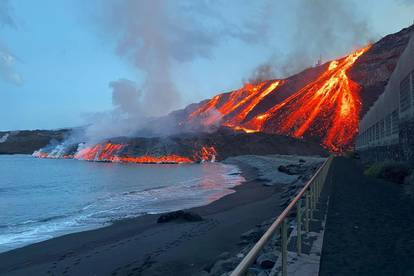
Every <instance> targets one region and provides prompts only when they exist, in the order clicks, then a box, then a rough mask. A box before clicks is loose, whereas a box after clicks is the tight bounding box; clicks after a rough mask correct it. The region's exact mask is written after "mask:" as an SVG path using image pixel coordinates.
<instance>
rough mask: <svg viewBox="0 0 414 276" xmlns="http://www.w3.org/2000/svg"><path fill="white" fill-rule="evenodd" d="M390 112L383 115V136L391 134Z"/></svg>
mask: <svg viewBox="0 0 414 276" xmlns="http://www.w3.org/2000/svg"><path fill="white" fill-rule="evenodd" d="M391 116H392V115H391V114H388V115H387V117H385V136H387V137H388V136H390V135H391Z"/></svg>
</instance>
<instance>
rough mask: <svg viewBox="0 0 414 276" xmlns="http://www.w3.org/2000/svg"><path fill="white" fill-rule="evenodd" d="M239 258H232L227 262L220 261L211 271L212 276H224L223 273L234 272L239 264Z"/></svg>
mask: <svg viewBox="0 0 414 276" xmlns="http://www.w3.org/2000/svg"><path fill="white" fill-rule="evenodd" d="M239 262H240V261H239V259H238V258H230V259H227V260H219V261H217V262H216V263H215V264H214V266H213V267H212V268H211V270H210V275H222V274H223V273H227V272H231V271H233V270H234V269H235V268H236V266H237V265H238V264H239Z"/></svg>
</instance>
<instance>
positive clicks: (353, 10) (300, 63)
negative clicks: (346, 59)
mask: <svg viewBox="0 0 414 276" xmlns="http://www.w3.org/2000/svg"><path fill="white" fill-rule="evenodd" d="M353 3H354V2H351V1H342V0H329V1H326V0H293V1H292V2H291V5H292V7H291V8H292V9H293V10H294V12H291V14H292V15H293V17H292V20H293V22H292V26H295V28H296V29H295V30H294V31H293V32H292V33H291V34H289V40H290V44H291V45H292V47H291V48H290V49H289V51H288V53H285V54H280V53H274V54H273V55H272V57H271V58H270V59H269V61H268V62H266V63H264V64H262V65H260V66H258V67H257V68H256V69H255V70H254V71H253V73H252V74H251V77H250V78H249V79H248V80H249V81H255V80H264V79H272V78H283V77H287V76H290V75H292V74H294V73H297V72H299V71H301V70H303V69H305V68H307V67H309V66H312V65H314V64H315V63H316V61H317V60H318V59H319V57H322V59H323V60H326V59H331V58H334V57H336V56H337V55H338V53H342V54H346V53H347V52H348V51H349V50H350V49H355V48H357V47H361V46H363V45H365V44H367V43H368V42H369V41H370V40H372V38H373V34H372V33H371V31H370V28H369V27H368V24H367V22H366V20H365V18H363V17H362V16H359V15H358V10H357V7H356V6H355V5H354V4H353ZM273 8H274V7H273Z"/></svg>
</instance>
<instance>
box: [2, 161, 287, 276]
mask: <svg viewBox="0 0 414 276" xmlns="http://www.w3.org/2000/svg"><path fill="white" fill-rule="evenodd" d="M238 165H239V167H240V169H241V170H242V175H243V176H244V177H245V179H246V182H245V183H244V184H242V185H240V186H238V187H236V188H235V190H236V192H235V193H233V194H230V195H227V196H225V197H223V198H221V199H219V200H217V201H215V202H213V203H211V204H209V205H206V206H202V207H197V208H192V209H190V211H192V212H195V213H197V214H199V215H201V216H202V217H203V221H200V222H184V221H173V222H169V223H163V224H159V223H157V222H156V221H157V218H158V217H159V216H160V215H159V214H158V215H146V216H142V217H138V218H134V219H127V220H122V221H118V222H115V223H114V224H112V225H110V226H107V227H104V228H101V229H97V230H91V231H85V232H80V233H74V234H69V235H65V236H62V237H57V238H53V239H51V240H47V241H44V242H40V243H36V244H33V245H29V246H26V247H23V248H19V249H15V250H12V251H9V252H5V253H2V254H0V275H197V274H200V272H201V271H202V270H203V268H206V267H208V266H211V265H212V264H213V263H214V262H215V261H216V260H217V257H218V256H219V255H220V254H222V253H223V252H228V253H229V254H230V255H232V254H234V255H235V254H237V253H238V252H239V251H240V249H241V248H242V247H243V245H242V244H239V242H240V235H241V234H243V233H245V232H246V231H248V230H250V229H251V228H252V227H254V226H255V225H256V224H260V223H262V222H263V221H265V220H267V219H270V218H273V217H275V216H277V215H278V214H279V213H280V212H281V207H280V206H279V205H280V202H281V200H280V195H281V193H282V191H283V190H284V188H285V186H286V185H273V186H265V185H263V184H264V182H265V180H263V179H262V178H260V177H258V170H257V169H256V168H254V167H252V166H251V165H247V164H246V163H240V162H239V163H238ZM274 169H275V170H277V167H276V168H274Z"/></svg>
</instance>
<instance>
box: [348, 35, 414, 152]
mask: <svg viewBox="0 0 414 276" xmlns="http://www.w3.org/2000/svg"><path fill="white" fill-rule="evenodd" d="M412 118H414V36H412V37H411V39H410V41H409V43H408V45H407V47H406V48H405V50H404V51H403V53H402V54H401V56H400V58H399V60H398V63H397V66H396V68H395V70H394V72H393V73H392V75H391V77H390V80H389V81H388V84H387V86H386V87H385V91H384V93H383V94H382V95H381V96H380V97H379V98H378V100H377V101H376V102H375V103H374V105H373V106H372V107H371V108H370V109H369V110H368V112H367V113H366V115H365V116H364V117H363V118H362V120H361V121H360V123H359V134H358V136H357V140H356V149H357V150H366V149H369V148H373V147H377V146H387V145H395V144H399V143H400V142H401V141H400V139H401V138H400V129H399V128H400V127H401V124H402V123H404V122H405V121H410V119H412Z"/></svg>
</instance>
